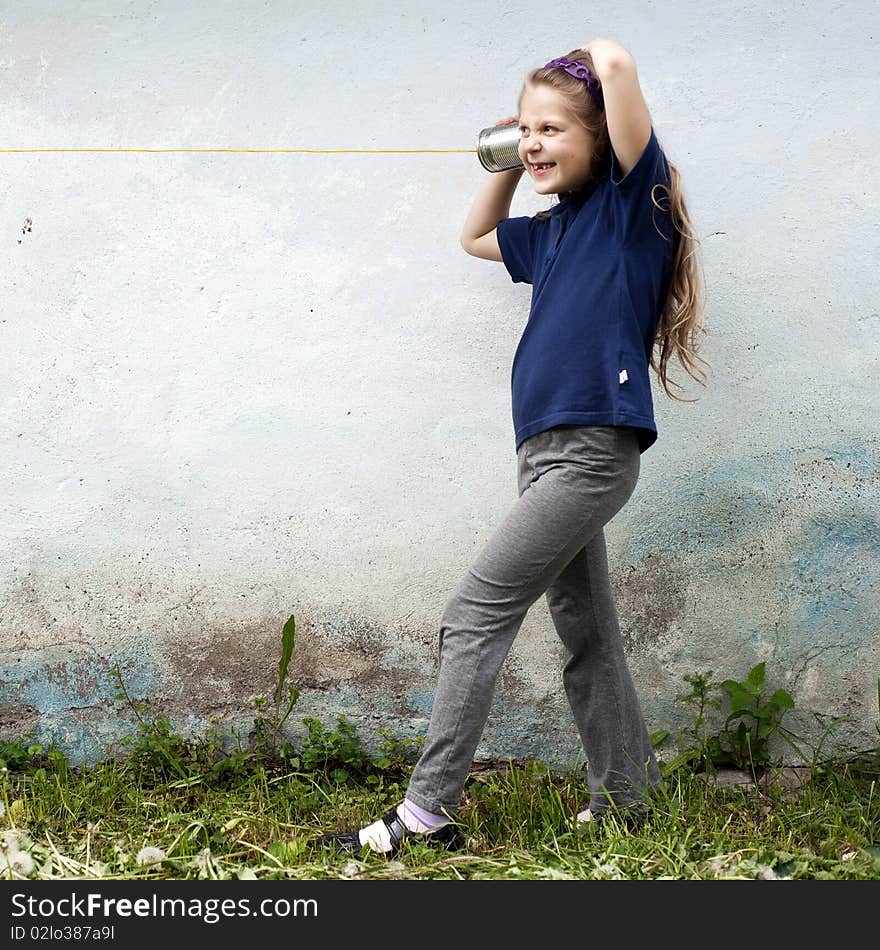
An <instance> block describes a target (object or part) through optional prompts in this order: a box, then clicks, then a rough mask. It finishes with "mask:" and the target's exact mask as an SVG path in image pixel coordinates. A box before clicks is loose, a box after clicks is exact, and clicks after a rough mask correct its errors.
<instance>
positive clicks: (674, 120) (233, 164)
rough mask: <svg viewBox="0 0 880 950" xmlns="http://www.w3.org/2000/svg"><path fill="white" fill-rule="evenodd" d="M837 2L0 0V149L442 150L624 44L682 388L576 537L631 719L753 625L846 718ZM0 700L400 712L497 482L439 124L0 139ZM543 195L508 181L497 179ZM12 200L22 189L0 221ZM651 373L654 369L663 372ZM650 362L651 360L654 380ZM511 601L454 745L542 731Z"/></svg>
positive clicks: (487, 751) (211, 142)
mask: <svg viewBox="0 0 880 950" xmlns="http://www.w3.org/2000/svg"><path fill="white" fill-rule="evenodd" d="M877 30H878V14H877V7H876V4H873V3H868V2H859V3H848V4H842V5H841V4H838V3H830V2H827V0H826V2H817V3H809V4H802V3H791V2H786V3H783V4H782V5H781V6H779V5H776V6H774V7H773V8H772V9H767V8H765V5H763V4H759V3H749V4H741V5H730V4H714V5H712V4H710V5H708V6H707V5H706V4H704V3H702V2H696V0H694V2H686V3H669V4H655V3H635V2H632V0H630V2H624V3H620V2H614V3H611V2H605V0H599V2H597V3H593V4H589V5H587V6H585V5H584V4H581V3H573V2H558V3H554V4H553V5H552V6H551V7H549V8H546V7H544V8H536V7H535V5H534V4H533V3H526V2H523V0H504V2H492V3H479V4H473V3H462V2H458V0H451V2H448V3H445V4H435V3H427V2H416V3H407V4H402V3H390V2H377V0H371V2H365V3H362V4H358V5H352V4H351V3H348V2H345V3H343V2H338V0H337V2H329V3H328V2H327V0H321V2H319V0H304V2H300V3H282V2H277V0H271V2H256V0H246V2H235V3H233V2H212V3H183V2H173V0H155V2H151V0H129V2H122V0H119V2H111V0H89V2H85V0H84V2H74V0H58V2H45V0H44V2H33V0H31V2H28V3H27V4H13V3H9V2H5V3H0V90H2V96H0V101H2V109H0V145H2V147H3V148H4V149H16V148H57V149H76V148H83V149H88V148H98V147H106V148H120V149H134V148H153V149H155V148H170V149H183V148H215V149H216V148H258V149H271V148H278V149H292V148H363V149H370V148H372V149H394V148H402V149H409V148H428V149H430V148H435V149H473V148H474V146H475V144H476V135H477V132H478V130H479V129H480V128H483V127H484V126H487V125H491V124H493V122H494V121H495V120H496V119H497V118H499V117H501V116H504V115H508V114H512V112H513V110H514V109H515V104H516V98H517V95H518V92H519V89H520V85H521V81H522V78H523V76H524V74H525V73H526V71H527V70H528V69H530V68H531V67H533V66H534V65H537V64H540V63H542V62H544V61H546V60H547V59H550V58H552V57H553V56H557V55H561V54H562V53H563V52H566V51H567V50H568V49H569V48H571V47H573V46H577V45H580V44H582V43H586V42H587V41H588V40H590V39H592V38H593V37H596V36H607V37H612V38H614V39H617V40H619V41H620V42H622V43H623V44H624V45H625V46H626V47H627V48H628V49H629V50H631V52H632V53H633V55H634V56H635V58H636V61H637V63H638V65H639V71H640V77H641V81H642V84H643V89H644V92H645V96H646V99H647V101H648V105H649V107H650V109H651V112H652V117H653V120H654V124H655V129H656V131H657V134H658V137H659V139H660V141H661V144H662V145H663V146H664V148H665V149H666V151H667V154H668V155H669V157H670V159H671V160H672V161H673V162H674V163H675V164H676V165H677V166H678V168H679V170H680V171H681V173H682V176H683V180H684V183H685V189H686V198H687V201H688V204H689V208H690V210H691V213H692V216H693V219H694V222H695V225H696V228H697V231H698V233H699V234H700V235H701V238H702V242H703V266H704V271H705V276H706V284H707V291H708V300H709V307H708V312H707V324H708V327H709V330H710V336H709V338H708V341H707V344H706V347H705V351H704V352H705V355H706V357H707V359H708V360H709V361H710V362H711V364H712V376H711V379H710V385H709V388H708V390H702V389H701V388H700V387H698V386H696V385H695V384H693V383H690V382H688V385H687V387H686V390H685V393H684V395H686V396H687V397H689V398H692V397H698V398H699V401H698V402H697V403H694V404H691V405H682V404H680V403H674V402H672V401H670V400H669V399H668V398H667V397H666V396H665V395H663V393H662V391H661V390H660V389H659V387H658V386H657V385H656V381H655V392H654V395H655V406H656V415H657V424H658V428H659V433H660V437H659V441H658V442H657V444H656V445H655V446H654V447H652V448H651V449H650V450H649V451H648V452H647V453H645V455H643V457H642V472H641V479H640V482H639V486H638V488H637V489H636V493H635V495H634V496H633V498H632V499H631V501H630V502H629V504H628V505H627V506H626V507H625V508H624V510H623V511H622V512H621V513H620V514H619V515H618V517H617V518H616V519H615V520H614V521H613V522H612V523H611V525H610V526H609V527H608V529H607V539H608V547H609V559H610V563H611V569H612V574H613V581H614V585H615V589H616V592H617V596H618V606H619V611H620V618H621V625H622V628H623V633H624V635H625V637H626V642H627V648H628V654H629V657H630V662H631V666H632V671H633V675H634V677H635V679H636V682H637V684H638V687H639V691H640V694H641V696H642V698H643V703H644V707H645V713H646V717H647V719H648V722H649V728H651V729H652V730H653V729H659V728H668V729H671V730H673V731H674V730H675V729H677V728H679V727H681V726H683V725H684V724H686V723H687V722H689V721H690V717H689V715H688V714H687V712H686V711H685V710H684V709H683V707H681V706H680V705H679V704H676V703H675V700H674V697H675V695H676V694H677V693H679V692H680V691H681V690H682V689H683V688H684V683H683V680H682V677H683V675H684V674H686V673H692V672H697V671H704V670H708V669H711V670H714V671H715V673H716V677H717V678H724V677H733V678H741V677H743V676H745V674H746V673H747V672H748V670H749V668H750V667H751V666H752V665H754V664H755V663H757V662H759V661H761V660H764V661H766V664H767V678H768V682H769V683H770V684H771V685H772V686H773V687H774V688H775V687H776V686H781V687H784V688H786V689H787V690H789V691H790V692H791V693H792V695H793V697H794V698H795V702H796V704H797V711H798V712H799V714H800V720H797V719H794V718H793V719H792V720H790V721H791V724H792V726H793V727H794V726H797V728H798V730H799V731H800V732H801V733H802V734H804V735H813V736H814V737H815V736H816V735H818V733H819V725H818V723H817V721H816V720H815V719H814V718H813V716H812V712H814V711H815V712H820V713H823V714H826V715H828V716H832V715H835V716H848V717H851V719H850V721H848V722H847V723H845V724H844V726H843V727H842V730H843V731H842V732H840V730H838V731H837V732H836V733H835V734H836V735H837V734H839V735H840V736H841V738H842V739H845V740H847V741H850V740H851V741H852V742H853V743H855V744H862V745H864V743H866V742H871V741H872V740H873V744H876V734H875V732H874V722H875V721H876V718H877V709H876V679H877V675H878V668H880V648H878V637H877V633H878V619H880V607H878V595H877V591H878V589H880V556H878V555H880V542H878V518H877V511H878V501H880V485H878V472H880V440H878V422H877V419H878V412H877V409H878V405H877V393H878V389H877V378H878V368H880V367H878V353H880V347H878V342H877V337H878V332H880V313H878V309H877V295H876V281H875V280H874V279H872V278H873V277H874V276H875V275H876V269H875V268H876V261H877V260H878V259H880V249H878V226H877V221H878V215H877V212H878V192H877V188H876V185H875V183H876V181H877V180H878V178H880V174H878V173H880V168H878V164H880V162H878V157H877V156H878V149H877V127H876V111H875V106H876V99H875V98H874V96H875V94H874V93H873V92H872V90H875V89H876V88H877V84H878V60H877V57H876V51H875V49H874V45H875V44H874V41H873V40H872V39H871V37H872V36H873V37H875V38H876V36H877ZM0 160H2V169H3V175H2V179H3V187H2V190H0V220H2V227H3V235H4V240H3V245H2V263H0V279H2V285H3V294H2V301H3V302H2V316H0V321H2V322H0V339H2V346H3V352H4V354H5V361H4V363H5V366H4V369H5V372H4V374H3V379H2V383H0V427H2V445H3V464H2V466H0V571H2V574H0V585H2V599H0V637H2V640H0V679H2V687H0V688H2V697H0V732H2V735H3V736H4V737H7V738H9V737H15V736H19V735H21V734H23V733H26V732H31V731H32V732H33V733H34V734H36V735H38V736H41V737H42V738H44V739H49V738H54V739H56V741H58V742H60V743H61V744H62V745H63V746H64V747H65V748H67V749H68V751H69V752H70V754H71V755H72V756H73V757H74V759H77V760H88V759H93V758H95V757H97V756H100V755H103V754H104V753H105V752H106V751H107V750H108V749H111V748H112V747H113V743H114V742H115V741H116V740H118V739H119V737H120V736H122V735H123V734H125V733H127V732H131V731H132V729H133V719H132V717H131V715H130V714H127V713H126V711H125V709H124V708H120V706H119V704H118V703H116V702H115V701H114V699H113V694H114V692H115V690H116V687H115V685H114V682H113V677H112V674H111V670H112V669H113V668H114V666H115V665H116V664H118V665H119V667H120V669H121V671H122V673H123V676H124V680H125V683H126V685H127V688H128V690H129V692H130V693H131V694H132V696H135V697H139V698H144V699H149V700H150V701H151V702H152V703H153V708H154V710H155V711H156V713H157V714H167V715H170V716H171V718H172V720H173V722H174V724H175V725H176V726H177V727H178V728H179V729H181V730H183V731H194V732H198V731H201V730H202V729H204V728H205V726H206V725H207V724H208V722H209V721H210V720H211V717H217V718H218V719H219V721H220V722H221V723H223V724H224V725H232V726H236V727H237V728H243V729H246V728H247V724H248V723H249V722H250V721H251V720H252V717H253V714H254V708H253V697H254V696H255V695H258V694H260V693H267V692H269V691H271V689H272V687H273V684H274V676H275V672H276V670H277V662H278V647H279V638H280V633H281V628H282V625H283V623H284V621H285V620H286V619H287V617H288V616H289V615H291V614H294V615H295V616H296V618H297V622H298V628H297V634H298V636H297V646H296V652H295V655H294V660H293V665H292V672H293V681H294V682H295V683H296V684H297V685H298V686H299V687H300V689H301V690H302V698H301V699H300V702H299V704H298V706H297V708H296V711H295V714H294V716H293V718H292V720H291V723H292V725H293V726H294V727H296V726H297V723H298V721H299V720H300V719H301V718H302V717H303V716H306V715H315V716H318V717H319V718H322V719H324V720H326V721H328V722H330V721H332V719H333V717H335V716H336V715H337V714H339V713H344V714H346V715H347V716H348V717H349V718H350V719H351V720H352V721H353V722H355V724H356V725H357V726H358V728H359V730H361V732H362V734H363V735H364V737H365V738H366V740H367V742H368V743H369V742H371V741H372V739H373V738H374V737H375V736H376V731H377V730H378V729H379V728H390V729H392V730H393V731H395V732H397V733H398V734H400V735H408V734H413V735H414V734H418V733H420V732H421V731H422V730H423V729H424V728H425V726H426V722H427V715H428V713H429V710H430V703H431V696H432V690H433V684H434V673H435V661H436V638H437V628H438V621H439V618H440V616H441V613H442V610H443V607H444V604H445V602H446V598H447V596H448V595H449V593H450V592H451V590H452V588H453V587H454V585H455V584H456V583H457V582H458V580H459V578H460V577H461V575H462V574H463V572H464V571H465V570H466V568H467V567H468V565H469V564H470V562H471V561H472V560H473V559H474V558H475V557H476V555H477V553H478V552H479V550H480V548H481V546H482V545H483V543H484V542H485V541H486V539H487V538H488V536H489V534H490V533H491V532H492V530H493V528H494V526H495V525H496V524H497V523H498V522H499V521H500V519H501V518H502V517H503V516H504V514H505V513H506V511H507V510H508V508H509V507H510V506H511V505H512V504H513V502H514V501H515V499H516V478H515V469H516V459H515V455H514V441H513V428H512V423H511V418H510V393H509V374H510V364H511V360H512V358H513V354H514V351H515V348H516V344H517V341H518V338H519V334H520V332H521V330H522V327H523V326H524V323H525V320H526V317H527V314H528V299H529V297H528V295H529V288H528V287H527V286H525V285H515V284H513V283H512V282H511V281H510V280H509V278H508V276H507V273H506V271H505V269H504V267H503V265H501V264H494V263H490V262H486V261H479V260H476V259H474V258H470V257H468V256H467V255H466V254H465V253H464V252H463V251H462V250H461V248H460V247H459V243H458V236H459V233H460V230H461V226H462V223H463V221H464V218H465V216H466V214H467V212H468V210H469V208H470V204H471V202H472V200H473V197H474V195H475V193H476V191H477V189H478V188H479V186H480V183H481V181H482V180H483V178H484V176H485V175H486V174H487V173H486V172H484V171H483V170H482V168H481V167H480V166H479V163H478V162H477V159H476V156H475V155H474V154H473V152H464V153H448V154H443V153H428V152H426V153H420V154H412V153H376V154H365V153H360V154H345V153H343V154H311V153H280V154H266V153H250V154H248V153H225V154H224V153H217V152H210V153H204V154H202V153H187V152H180V151H178V152H170V153H156V152H150V153H137V152H118V153H98V152H81V153H77V152H72V151H61V152H54V153H38V154H21V153H9V152H5V153H2V155H0ZM547 206H548V202H547V200H546V199H544V198H540V197H539V196H536V195H534V194H533V193H532V192H531V189H530V187H529V184H528V182H527V181H525V180H524V181H523V182H522V183H521V185H520V189H519V191H518V192H517V195H516V196H515V198H514V204H513V208H512V213H513V214H533V213H535V212H537V211H539V210H541V209H543V208H545V207H547ZM26 220H28V221H29V222H30V224H26V223H25V222H26ZM677 378H679V379H683V378H685V377H683V374H682V373H681V372H678V373H677ZM685 379H686V378H685ZM560 665H561V652H560V647H559V645H558V642H557V639H556V636H555V633H554V631H553V627H552V623H551V621H550V617H549V613H548V611H547V609H546V605H545V603H544V601H543V600H541V601H539V602H538V603H537V604H536V605H535V606H534V607H533V608H532V610H531V611H530V613H529V615H528V616H527V618H526V621H525V623H524V625H523V627H522V631H521V633H520V635H519V638H518V639H517V641H516V643H515V646H514V648H513V651H512V653H511V654H510V657H509V660H508V662H507V664H506V665H505V667H504V670H503V673H502V676H501V678H500V681H499V687H498V692H497V695H496V705H495V706H494V707H493V715H492V718H491V720H490V723H489V726H488V728H487V731H486V733H485V736H484V742H483V744H482V745H481V747H480V750H479V751H478V755H481V756H483V755H486V756H493V755H501V756H506V755H515V756H518V755H533V756H537V757H539V758H542V759H544V760H545V761H549V762H555V761H559V762H571V761H577V760H578V758H579V756H580V750H579V745H578V742H577V737H576V733H575V730H574V726H573V724H572V722H571V717H570V713H569V710H568V708H567V706H566V702H565V699H564V695H563V692H562V688H561V682H560Z"/></svg>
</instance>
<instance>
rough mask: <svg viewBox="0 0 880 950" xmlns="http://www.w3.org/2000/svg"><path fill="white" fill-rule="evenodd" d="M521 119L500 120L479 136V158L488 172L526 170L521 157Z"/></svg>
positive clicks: (511, 117) (514, 117)
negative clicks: (513, 169) (511, 169)
mask: <svg viewBox="0 0 880 950" xmlns="http://www.w3.org/2000/svg"><path fill="white" fill-rule="evenodd" d="M519 140H520V131H519V117H518V116H509V117H508V118H506V119H499V120H498V122H497V123H496V124H495V125H494V126H493V127H492V128H488V129H481V130H480V134H479V135H478V136H477V157H478V158H479V160H480V164H481V165H482V166H483V168H485V169H486V171H489V172H503V171H507V170H508V169H510V168H524V167H525V166H524V165H523V163H522V159H521V158H520V157H519V151H518V146H519Z"/></svg>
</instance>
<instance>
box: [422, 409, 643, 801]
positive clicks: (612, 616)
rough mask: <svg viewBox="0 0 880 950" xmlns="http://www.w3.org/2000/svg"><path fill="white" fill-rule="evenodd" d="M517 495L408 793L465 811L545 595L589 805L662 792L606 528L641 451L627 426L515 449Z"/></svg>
mask: <svg viewBox="0 0 880 950" xmlns="http://www.w3.org/2000/svg"><path fill="white" fill-rule="evenodd" d="M517 460H518V488H519V500H518V501H517V502H516V504H515V506H514V507H513V509H512V510H511V511H510V513H509V514H508V515H507V517H506V518H505V520H504V521H503V522H502V523H501V525H500V526H499V527H498V528H497V529H496V531H495V532H494V534H493V535H492V536H491V538H490V539H489V541H488V543H487V544H486V546H485V547H484V548H483V550H482V552H481V553H480V554H479V556H478V557H477V559H476V561H475V562H474V564H473V565H472V566H471V567H470V568H469V569H468V571H467V573H466V574H465V576H464V577H463V578H462V580H461V581H460V583H459V584H458V586H457V587H456V589H455V590H454V591H453V593H452V595H451V596H450V598H449V600H448V602H447V604H446V608H445V610H444V612H443V616H442V619H441V622H440V671H439V678H438V682H437V686H436V690H435V693H434V704H433V708H432V710H431V721H430V725H429V727H428V734H427V736H426V737H425V741H424V744H423V745H422V749H421V754H420V756H419V760H418V762H417V763H416V766H415V769H414V770H413V773H412V776H411V778H410V781H409V785H408V788H407V792H406V797H407V798H408V799H409V800H410V801H412V802H414V803H415V804H416V805H419V806H421V807H422V808H426V809H428V810H429V811H432V812H437V813H440V812H441V811H448V812H454V811H456V810H457V809H458V807H459V804H460V799H461V795H462V792H463V790H464V784H465V781H466V780H467V776H468V771H469V769H470V767H471V765H472V763H473V757H474V753H475V751H476V748H477V745H478V743H479V741H480V737H481V736H482V733H483V729H484V727H485V725H486V719H487V717H488V714H489V706H490V703H491V701H492V696H493V694H494V691H495V680H496V677H497V676H498V671H499V670H500V668H501V665H502V663H503V661H504V658H505V657H506V656H507V653H508V651H509V650H510V647H511V645H512V643H513V640H514V637H515V636H516V634H517V632H518V631H519V628H520V627H521V626H522V622H523V619H524V618H525V615H526V613H527V611H528V609H529V607H531V605H532V604H533V603H534V602H535V601H536V600H537V599H538V598H539V597H540V596H541V595H542V594H545V595H546V597H547V605H548V607H549V608H550V614H551V616H552V618H553V625H554V626H555V628H556V632H557V633H558V634H559V637H560V639H561V640H562V643H563V645H564V647H565V665H564V667H563V671H562V681H563V684H564V686H565V692H566V694H567V696H568V701H569V704H570V705H571V709H572V712H573V714H574V719H575V722H576V724H577V728H578V732H579V733H580V737H581V742H582V743H583V747H584V752H585V753H586V757H587V779H588V784H589V788H590V801H589V807H590V809H591V810H592V811H594V812H596V811H599V810H601V809H602V808H607V807H608V806H609V804H611V803H612V802H613V803H614V804H617V805H627V804H635V803H641V802H643V801H644V800H645V799H646V798H647V797H648V796H649V795H650V792H651V789H652V788H654V787H656V786H657V785H659V784H660V782H661V778H660V771H659V768H658V766H657V761H656V759H655V757H654V753H653V752H652V750H651V745H650V741H649V738H648V734H647V730H646V728H645V723H644V719H643V718H642V711H641V708H640V706H639V700H638V697H637V695H636V691H635V687H634V686H633V682H632V678H631V677H630V674H629V670H628V669H627V665H626V658H625V656H624V652H623V644H622V641H621V638H620V630H619V628H618V623H617V611H616V608H615V604H614V596H613V593H612V590H611V584H610V581H609V578H608V560H607V556H606V550H605V534H604V531H603V528H604V526H605V525H606V524H607V523H608V522H609V521H610V520H611V519H612V518H613V517H614V515H615V514H617V512H618V511H620V509H621V508H623V506H624V505H625V504H626V502H627V501H628V500H629V498H630V496H631V495H632V493H633V491H634V489H635V487H636V482H637V481H638V477H639V462H640V456H639V445H638V440H637V436H636V432H635V430H634V429H632V428H629V427H626V426H560V427H556V428H553V429H547V430H545V431H544V432H540V433H538V434H537V435H534V436H532V437H531V438H529V439H526V440H525V441H524V442H523V443H522V445H520V447H519V449H518V450H517Z"/></svg>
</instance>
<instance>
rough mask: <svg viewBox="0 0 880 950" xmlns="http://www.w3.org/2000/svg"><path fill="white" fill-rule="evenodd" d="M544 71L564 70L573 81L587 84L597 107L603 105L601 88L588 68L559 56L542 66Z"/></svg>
mask: <svg viewBox="0 0 880 950" xmlns="http://www.w3.org/2000/svg"><path fill="white" fill-rule="evenodd" d="M544 69H564V70H565V71H566V72H567V73H568V75H569V76H574V78H575V79H582V80H583V81H584V82H585V83H586V84H587V86H588V88H589V90H590V92H591V93H592V94H593V97H594V98H595V99H596V101H597V102H598V103H599V105H600V106H601V105H604V97H603V96H602V87H601V85H600V84H599V80H598V79H596V77H595V76H594V75H593V74H592V73H591V72H590V70H589V67H587V66H584V64H583V63H578V62H575V60H572V59H566V57H565V56H559V57H558V58H556V59H551V60H550V62H549V63H547V64H546V65H545V66H544Z"/></svg>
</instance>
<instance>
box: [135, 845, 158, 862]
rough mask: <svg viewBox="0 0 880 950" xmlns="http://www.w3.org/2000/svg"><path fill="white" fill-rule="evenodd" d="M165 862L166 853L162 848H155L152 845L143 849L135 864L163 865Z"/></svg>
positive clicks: (137, 855) (138, 854)
mask: <svg viewBox="0 0 880 950" xmlns="http://www.w3.org/2000/svg"><path fill="white" fill-rule="evenodd" d="M164 860H165V852H164V851H163V850H162V849H161V848H155V847H153V846H152V845H147V847H145V848H141V850H140V851H138V853H137V854H136V855H135V858H134V862H135V864H138V865H144V864H161V862H162V861H164Z"/></svg>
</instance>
